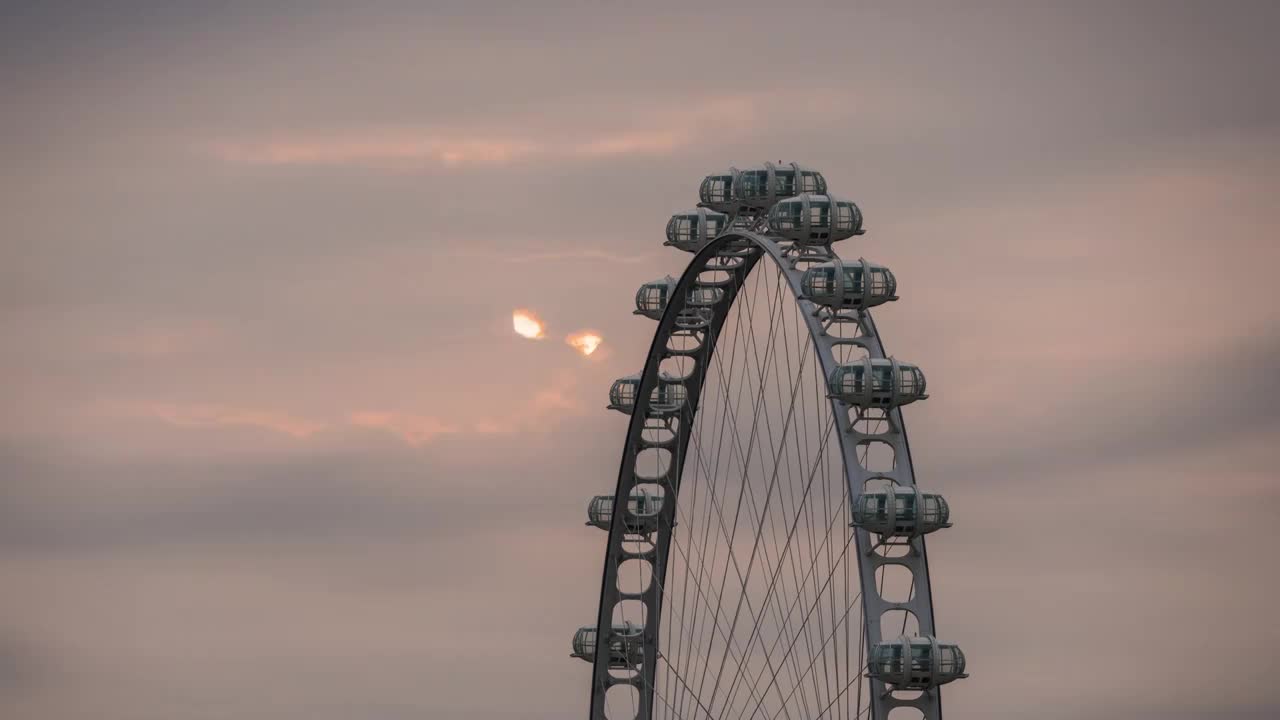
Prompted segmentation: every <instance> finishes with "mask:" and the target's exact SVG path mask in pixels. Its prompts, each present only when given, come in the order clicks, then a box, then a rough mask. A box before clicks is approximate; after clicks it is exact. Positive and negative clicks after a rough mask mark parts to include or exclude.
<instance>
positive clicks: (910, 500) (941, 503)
mask: <svg viewBox="0 0 1280 720" xmlns="http://www.w3.org/2000/svg"><path fill="white" fill-rule="evenodd" d="M950 520H951V508H950V506H948V505H947V501H946V500H944V499H943V497H942V496H941V495H935V494H932V493H922V492H920V489H919V488H914V487H909V488H904V487H898V486H896V485H891V486H889V488H888V489H887V490H885V491H884V492H871V493H863V494H861V495H859V496H858V497H857V498H855V499H854V501H853V525H854V527H860V528H862V529H863V530H866V531H867V532H871V533H875V534H876V535H879V536H880V537H882V538H888V537H908V538H911V537H918V536H920V535H927V534H928V533H931V532H934V531H935V530H941V529H942V528H948V527H951V522H950Z"/></svg>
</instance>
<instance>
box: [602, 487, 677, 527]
mask: <svg viewBox="0 0 1280 720" xmlns="http://www.w3.org/2000/svg"><path fill="white" fill-rule="evenodd" d="M659 512H662V498H661V497H659V496H657V495H653V494H651V493H648V492H645V491H644V490H640V491H638V492H633V493H631V497H630V498H629V499H628V500H627V512H625V513H623V514H622V521H623V524H624V526H625V528H626V531H627V532H629V533H636V534H643V533H650V532H653V531H654V530H657V529H658V513H659ZM612 523H613V496H612V495H597V496H595V497H593V498H591V502H590V503H589V504H588V505H587V524H588V525H593V526H595V527H598V528H600V529H601V530H608V529H609V526H610V525H611V524H612Z"/></svg>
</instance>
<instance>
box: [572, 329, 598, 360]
mask: <svg viewBox="0 0 1280 720" xmlns="http://www.w3.org/2000/svg"><path fill="white" fill-rule="evenodd" d="M564 341H565V342H566V343H569V345H570V346H571V347H572V348H573V349H574V350H577V351H578V352H580V353H582V354H583V356H584V357H585V356H587V355H590V354H591V353H593V352H595V351H596V348H598V347H600V343H602V342H604V338H602V337H600V336H599V335H598V334H596V333H595V332H593V331H591V330H582V331H579V332H576V333H574V334H572V335H570V336H569V337H567V338H565V339H564Z"/></svg>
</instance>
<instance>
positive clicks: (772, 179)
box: [733, 162, 827, 210]
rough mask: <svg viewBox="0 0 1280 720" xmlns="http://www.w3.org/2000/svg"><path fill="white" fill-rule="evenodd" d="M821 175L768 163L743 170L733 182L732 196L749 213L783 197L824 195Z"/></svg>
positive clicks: (810, 169)
mask: <svg viewBox="0 0 1280 720" xmlns="http://www.w3.org/2000/svg"><path fill="white" fill-rule="evenodd" d="M826 192H827V181H826V179H824V178H823V177H822V173H820V172H818V171H817V170H814V169H812V168H807V167H804V166H802V165H797V164H796V163H778V164H776V165H775V164H774V163H770V162H767V163H765V164H764V165H763V166H761V167H755V168H751V169H750V170H743V171H742V172H741V173H739V174H738V176H737V177H735V178H734V180H733V197H734V198H735V199H736V200H737V201H738V204H739V205H740V206H742V207H744V208H747V209H750V210H767V209H768V208H770V207H772V206H773V204H774V203H776V202H778V201H779V200H782V199H784V198H789V197H793V196H795V195H802V194H808V193H812V194H815V195H825V194H826Z"/></svg>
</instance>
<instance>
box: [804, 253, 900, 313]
mask: <svg viewBox="0 0 1280 720" xmlns="http://www.w3.org/2000/svg"><path fill="white" fill-rule="evenodd" d="M837 277H839V278H842V279H843V282H836V278H837ZM800 291H801V292H803V293H804V296H805V297H807V298H809V299H810V300H812V301H813V302H815V303H817V304H819V305H825V306H827V307H830V308H836V309H840V308H854V309H859V308H870V307H875V306H877V305H882V304H884V303H886V302H889V301H890V300H897V299H898V295H897V292H898V280H897V278H895V277H894V276H893V273H892V272H890V271H889V268H887V267H885V266H883V265H876V264H875V263H869V262H867V261H866V260H865V259H862V258H859V259H858V262H857V263H856V264H855V263H849V264H845V263H843V262H841V261H840V260H835V261H833V262H825V263H822V264H820V265H814V266H812V267H810V268H809V269H808V270H805V271H804V276H803V277H801V279H800Z"/></svg>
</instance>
